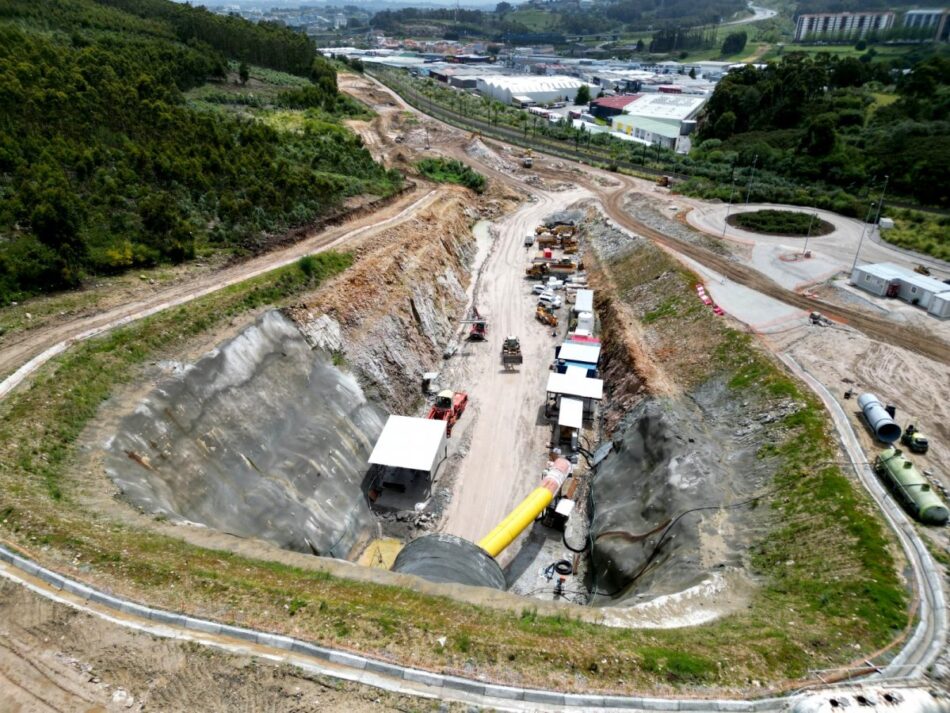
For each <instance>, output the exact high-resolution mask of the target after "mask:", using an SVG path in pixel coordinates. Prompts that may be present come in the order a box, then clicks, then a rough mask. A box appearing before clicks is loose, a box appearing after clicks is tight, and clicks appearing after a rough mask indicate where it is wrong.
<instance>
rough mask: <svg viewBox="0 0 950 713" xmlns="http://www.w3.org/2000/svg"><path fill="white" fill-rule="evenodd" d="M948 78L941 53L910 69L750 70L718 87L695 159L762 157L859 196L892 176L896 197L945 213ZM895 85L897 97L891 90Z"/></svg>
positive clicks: (822, 63)
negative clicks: (870, 185)
mask: <svg viewBox="0 0 950 713" xmlns="http://www.w3.org/2000/svg"><path fill="white" fill-rule="evenodd" d="M862 60H863V61H862ZM948 78H950V59H947V58H946V57H945V56H940V55H934V56H931V57H928V58H926V59H923V60H921V61H919V62H917V63H916V64H914V65H913V67H912V68H911V69H910V70H909V71H907V72H904V71H902V70H900V69H898V68H896V67H889V66H888V65H886V64H884V63H882V62H873V61H868V60H867V59H866V58H865V57H862V58H853V57H845V58H838V57H831V56H829V55H825V54H819V55H817V56H816V57H815V58H809V57H807V56H804V55H798V54H796V55H790V56H788V57H786V58H785V59H784V60H783V61H782V62H778V63H774V64H770V65H768V66H767V67H766V68H765V69H755V68H754V67H745V68H743V69H739V70H736V71H733V72H730V73H729V74H728V75H726V77H725V78H724V79H723V80H722V81H721V82H720V83H719V84H718V85H717V87H716V90H715V92H714V93H713V95H712V97H711V99H710V101H709V103H708V104H707V105H706V108H705V110H704V113H703V115H702V116H701V118H700V126H699V134H698V139H699V141H700V142H701V143H700V144H699V148H698V149H697V150H696V152H695V154H694V158H701V159H703V160H710V159H712V160H719V161H738V162H739V163H741V164H743V165H746V164H748V163H750V162H751V161H753V160H755V161H756V163H757V165H758V166H759V167H760V168H761V169H765V170H769V171H773V172H775V173H776V174H779V175H784V176H788V177H791V178H795V179H798V180H805V181H821V182H824V183H828V184H831V185H834V186H839V187H841V188H843V189H845V190H848V191H849V192H852V193H860V192H861V191H862V190H863V189H864V188H866V186H867V185H868V183H870V182H873V181H876V182H878V183H880V182H881V180H882V179H883V176H885V175H886V176H889V177H890V178H889V191H892V192H893V193H895V194H897V195H901V196H906V197H908V198H910V199H912V200H914V201H917V202H919V203H921V204H925V205H934V206H940V207H948V206H950V168H948V166H950V84H948ZM890 84H893V85H894V93H893V94H892V95H891V94H888V93H886V92H885V91H884V89H885V87H886V86H887V85H890ZM894 96H896V101H893V102H892V103H889V104H887V103H885V102H883V101H881V100H882V99H886V98H889V97H894Z"/></svg>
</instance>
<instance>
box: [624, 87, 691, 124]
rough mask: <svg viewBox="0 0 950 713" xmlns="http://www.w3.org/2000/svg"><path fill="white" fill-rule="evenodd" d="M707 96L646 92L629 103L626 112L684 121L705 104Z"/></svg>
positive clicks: (653, 117)
mask: <svg viewBox="0 0 950 713" xmlns="http://www.w3.org/2000/svg"><path fill="white" fill-rule="evenodd" d="M705 103H706V97H703V96H696V95H695V94H666V93H663V92H657V93H656V94H644V95H643V96H642V97H640V98H639V99H638V100H637V101H635V102H633V103H632V104H628V105H627V106H626V107H625V108H624V113H626V114H630V115H631V116H642V117H645V118H649V119H673V120H677V121H683V120H685V119H688V118H690V117H691V116H693V115H694V114H695V113H696V112H697V111H699V109H700V108H702V106H703V104H705Z"/></svg>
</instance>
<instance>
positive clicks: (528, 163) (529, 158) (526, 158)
mask: <svg viewBox="0 0 950 713" xmlns="http://www.w3.org/2000/svg"><path fill="white" fill-rule="evenodd" d="M521 165H522V166H523V167H524V168H531V167H532V166H533V165H534V156H533V154H532V153H531V149H527V150H526V151H525V152H524V154H523V155H522V156H521Z"/></svg>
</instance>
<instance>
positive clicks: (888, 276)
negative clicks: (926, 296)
mask: <svg viewBox="0 0 950 713" xmlns="http://www.w3.org/2000/svg"><path fill="white" fill-rule="evenodd" d="M856 269H857V270H860V271H862V272H865V273H867V274H868V275H873V276H874V277H879V278H881V279H882V280H888V281H890V280H900V281H901V282H904V283H906V284H908V285H913V286H914V287H919V288H920V289H922V290H927V291H928V292H933V293H941V292H950V285H948V284H946V283H945V282H941V281H940V280H938V279H936V278H934V277H927V276H926V275H921V274H919V273H916V272H914V271H913V270H909V269H907V268H906V267H901V266H900V265H895V264H894V263H891V262H879V263H875V264H873V265H859V266H858V267H857V268H856Z"/></svg>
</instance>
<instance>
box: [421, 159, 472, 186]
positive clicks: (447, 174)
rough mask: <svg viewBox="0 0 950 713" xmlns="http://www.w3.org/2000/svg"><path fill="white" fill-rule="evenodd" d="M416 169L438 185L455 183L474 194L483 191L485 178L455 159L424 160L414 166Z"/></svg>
mask: <svg viewBox="0 0 950 713" xmlns="http://www.w3.org/2000/svg"><path fill="white" fill-rule="evenodd" d="M416 168H418V169H419V173H421V174H422V175H423V176H425V177H426V178H431V179H432V180H433V181H437V182H439V183H457V184H458V185H460V186H465V187H466V188H471V189H472V190H473V191H475V192H476V193H481V192H482V191H484V190H485V177H484V176H483V175H482V174H480V173H476V172H475V171H473V170H472V169H471V168H470V167H469V166H467V165H465V164H464V163H462V162H461V161H456V160H455V159H446V158H424V159H422V160H421V161H419V162H418V163H417V164H416Z"/></svg>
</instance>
